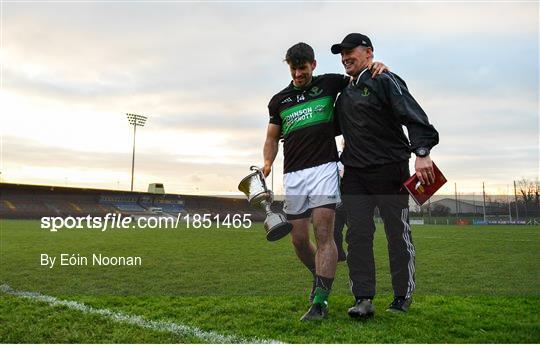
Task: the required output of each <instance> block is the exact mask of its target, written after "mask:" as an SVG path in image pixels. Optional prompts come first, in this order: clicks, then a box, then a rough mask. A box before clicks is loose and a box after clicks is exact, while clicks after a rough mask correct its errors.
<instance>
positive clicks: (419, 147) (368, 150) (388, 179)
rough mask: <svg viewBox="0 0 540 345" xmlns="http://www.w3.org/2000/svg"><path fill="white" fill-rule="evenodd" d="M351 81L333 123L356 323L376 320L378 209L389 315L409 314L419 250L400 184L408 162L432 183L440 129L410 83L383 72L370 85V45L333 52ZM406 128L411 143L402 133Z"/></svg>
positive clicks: (359, 39) (351, 40)
mask: <svg viewBox="0 0 540 345" xmlns="http://www.w3.org/2000/svg"><path fill="white" fill-rule="evenodd" d="M331 50H332V53H334V54H341V61H342V63H343V66H344V67H345V70H346V72H347V74H348V75H350V76H352V77H353V81H352V82H351V84H350V85H349V86H347V87H346V88H345V89H344V90H343V91H342V93H341V95H340V96H339V98H338V100H337V102H336V118H337V121H338V122H339V128H340V129H341V132H342V134H343V137H344V139H345V143H346V145H345V149H344V151H343V154H342V156H341V161H342V162H343V164H344V166H345V174H344V177H343V182H342V183H343V185H342V191H343V201H344V206H345V209H346V211H347V223H348V226H349V234H348V239H347V240H348V254H347V264H348V266H349V276H350V282H351V290H352V292H353V294H354V296H355V299H356V302H355V305H354V306H353V307H352V308H350V309H349V315H350V316H351V317H364V316H370V315H373V313H374V312H375V308H374V306H373V304H372V299H373V297H374V296H375V262H374V258H373V234H374V232H375V224H374V221H373V215H374V210H375V207H378V208H379V211H380V214H381V217H382V219H383V221H384V229H385V232H386V238H387V240H388V252H389V257H390V270H391V274H392V287H393V290H394V301H393V302H392V304H391V305H390V307H389V308H388V311H393V312H406V311H407V310H408V308H409V306H410V304H411V302H412V293H413V291H414V288H415V279H414V272H415V248H414V245H413V243H412V238H411V231H410V226H409V213H408V212H409V196H408V194H407V191H406V190H405V189H404V188H403V187H402V183H403V182H405V180H406V179H407V178H408V177H409V163H408V161H409V158H410V156H411V152H413V153H415V155H416V162H415V170H416V174H417V176H418V177H419V179H420V181H421V182H422V183H423V184H430V183H433V182H434V172H433V164H432V162H431V158H430V156H429V153H430V149H431V148H432V147H433V146H435V145H436V144H437V143H438V141H439V135H438V133H437V131H436V130H435V128H434V127H433V126H432V125H430V124H429V121H428V118H427V115H426V114H425V113H424V111H423V110H422V108H421V107H420V106H419V105H418V103H417V102H416V101H415V100H414V98H413V97H412V96H411V94H410V93H409V91H408V89H407V85H406V84H405V82H404V81H403V80H402V79H401V78H400V77H398V76H397V75H395V74H393V73H390V72H385V73H382V74H381V75H379V76H378V77H376V78H372V77H371V75H370V73H369V70H368V68H367V67H368V66H369V65H370V63H371V61H372V59H373V45H372V44H371V40H370V39H369V38H368V37H367V36H365V35H362V34H358V33H352V34H349V35H347V36H346V37H345V38H344V39H343V41H342V42H341V43H339V44H334V45H333V46H332V49H331ZM403 125H404V126H406V127H407V130H408V133H409V138H407V136H406V135H405V133H404V131H403V127H402V126H403Z"/></svg>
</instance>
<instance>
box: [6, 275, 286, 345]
mask: <svg viewBox="0 0 540 345" xmlns="http://www.w3.org/2000/svg"><path fill="white" fill-rule="evenodd" d="M0 292H3V293H5V294H8V295H11V296H16V297H21V298H25V299H29V300H32V301H39V302H45V303H47V304H48V305H50V306H53V307H56V306H63V307H67V308H69V309H72V310H76V311H80V312H82V313H84V314H92V315H99V316H102V317H105V318H108V319H110V320H113V321H116V322H119V323H124V324H128V325H134V326H138V327H141V328H146V329H150V330H153V331H158V332H166V333H172V334H176V335H182V336H193V337H196V338H198V339H201V340H203V341H204V342H206V343H213V344H218V343H247V344H282V343H281V342H279V341H277V340H269V339H259V338H250V339H246V338H242V337H239V336H231V335H223V334H219V333H216V332H213V331H204V330H202V329H200V328H198V327H193V326H188V325H183V324H179V323H174V322H167V321H154V320H148V319H146V318H144V317H142V316H139V315H129V314H126V313H122V312H119V311H112V310H109V309H99V308H94V307H91V306H89V305H86V304H84V303H81V302H77V301H67V300H61V299H58V298H56V297H53V296H47V295H43V294H40V293H39V292H30V291H17V290H14V289H12V288H11V287H10V286H9V285H7V284H2V285H0Z"/></svg>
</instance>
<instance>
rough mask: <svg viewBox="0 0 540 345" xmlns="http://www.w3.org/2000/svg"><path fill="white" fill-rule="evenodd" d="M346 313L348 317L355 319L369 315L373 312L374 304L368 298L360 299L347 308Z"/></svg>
mask: <svg viewBox="0 0 540 345" xmlns="http://www.w3.org/2000/svg"><path fill="white" fill-rule="evenodd" d="M348 313H349V316H350V317H352V318H355V319H357V318H364V317H370V316H373V315H374V314H375V306H374V305H373V303H372V302H371V300H370V299H361V300H358V301H356V303H355V305H353V306H352V307H350V308H349V311H348Z"/></svg>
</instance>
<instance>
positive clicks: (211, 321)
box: [0, 220, 540, 343]
mask: <svg viewBox="0 0 540 345" xmlns="http://www.w3.org/2000/svg"><path fill="white" fill-rule="evenodd" d="M412 231H413V241H414V242H415V245H416V252H417V259H416V263H417V273H416V280H417V290H416V293H415V295H414V303H413V305H412V307H411V310H410V312H409V313H408V314H406V315H394V314H389V313H386V312H384V310H385V308H386V306H387V305H388V304H389V303H390V302H391V299H392V289H391V284H390V275H389V268H388V255H387V250H386V239H385V236H384V230H383V229H382V227H378V228H377V232H376V238H375V255H376V264H377V284H378V286H377V291H378V295H377V296H376V298H375V305H376V307H377V314H376V317H375V318H373V319H370V320H367V321H363V322H358V321H355V320H350V319H349V318H348V316H347V315H346V310H347V308H348V307H349V306H350V305H351V304H352V297H351V296H350V293H349V290H348V283H347V280H348V279H347V267H346V264H345V263H340V264H339V266H338V272H337V276H336V280H335V283H334V289H333V292H332V295H331V297H330V314H329V318H328V319H327V320H325V321H323V322H317V323H301V322H299V321H298V320H299V318H300V316H301V315H302V314H303V313H304V312H305V311H306V310H307V308H308V302H307V296H308V292H309V289H310V286H311V282H310V275H309V273H308V272H307V270H306V269H305V268H303V267H302V266H301V264H300V263H299V261H298V260H297V259H296V257H295V255H294V252H293V250H292V247H291V244H290V242H289V241H288V240H287V239H283V240H281V241H278V242H275V243H268V242H266V240H265V239H264V230H263V229H262V226H261V225H260V224H257V225H254V226H253V227H252V229H249V230H240V229H238V230H227V229H219V230H218V229H215V228H212V229H185V228H179V229H168V230H161V229H158V230H110V231H106V232H99V231H98V230H60V231H59V232H57V233H51V232H49V231H47V230H42V229H40V224H39V222H38V221H8V220H2V221H0V284H9V286H11V287H12V288H13V289H16V290H20V291H31V292H40V293H42V294H46V295H50V296H55V297H57V298H59V299H64V300H72V301H78V302H81V303H85V304H86V305H88V306H91V307H93V308H104V309H108V310H111V311H118V312H122V313H125V314H129V315H140V316H142V317H144V318H145V319H147V320H157V321H166V322H174V323H178V324H183V325H188V326H192V327H197V328H199V329H202V330H204V331H213V332H217V333H219V334H223V335H231V336H235V337H238V338H239V339H254V338H258V339H267V340H277V341H282V342H295V343H298V342H303V343H365V342H368V343H380V342H383V343H384V342H391V343H433V342H436V343H446V342H449V343H473V342H474V343H494V342H499V343H500V342H505V343H538V342H540V318H539V316H538V314H539V312H540V261H539V260H538V253H539V252H540V228H539V227H526V226H413V230H412ZM42 253H47V254H49V255H59V254H60V253H70V254H80V255H82V256H87V255H91V254H92V253H102V254H103V255H114V256H121V255H138V256H141V257H142V258H143V264H142V265H141V266H134V267H123V266H116V267H114V266H107V267H104V266H100V267H95V266H66V267H58V266H56V267H55V268H52V269H50V268H47V267H45V266H41V265H40V254H42ZM201 341H202V340H201V339H200V338H197V337H195V336H192V335H189V334H185V335H182V334H171V333H167V332H162V331H156V330H151V329H143V328H140V327H136V326H133V325H127V324H123V323H118V322H114V321H112V320H110V319H108V318H104V317H100V316H96V315H88V314H85V313H82V312H80V311H76V310H71V309H69V308H66V307H62V306H50V305H49V304H47V303H44V302H39V301H32V300H28V299H23V298H19V297H15V296H11V295H8V294H3V293H0V342H3V343H6V342H15V343H20V342H26V343H40V342H49V343H63V342H76V343H79V342H80V343H141V342H151V343H162V342H168V343H169V342H201Z"/></svg>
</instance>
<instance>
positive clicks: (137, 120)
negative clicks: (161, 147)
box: [126, 113, 148, 192]
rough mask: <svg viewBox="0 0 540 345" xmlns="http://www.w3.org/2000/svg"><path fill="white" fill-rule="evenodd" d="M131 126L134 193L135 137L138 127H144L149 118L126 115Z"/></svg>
mask: <svg viewBox="0 0 540 345" xmlns="http://www.w3.org/2000/svg"><path fill="white" fill-rule="evenodd" d="M126 115H127V119H128V121H129V124H130V125H133V156H132V158H131V191H132V192H133V173H134V171H135V135H136V134H137V126H140V127H144V124H145V123H146V119H147V118H148V117H147V116H143V115H137V114H130V113H126Z"/></svg>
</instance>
